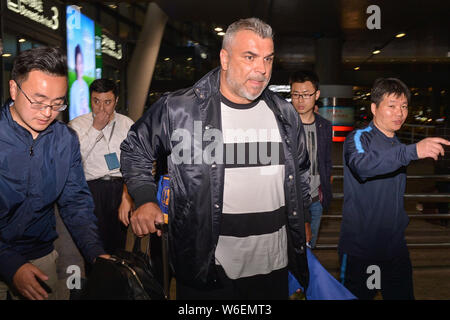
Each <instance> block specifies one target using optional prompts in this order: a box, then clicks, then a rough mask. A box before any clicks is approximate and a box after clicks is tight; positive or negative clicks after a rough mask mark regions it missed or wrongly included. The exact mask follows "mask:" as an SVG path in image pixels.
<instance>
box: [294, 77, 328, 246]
mask: <svg viewBox="0 0 450 320" xmlns="http://www.w3.org/2000/svg"><path fill="white" fill-rule="evenodd" d="M290 84H291V98H292V105H293V106H294V108H295V109H296V110H297V112H298V113H299V114H300V118H301V120H302V123H303V128H304V130H305V135H306V140H307V149H308V154H309V159H310V163H311V166H310V170H309V173H310V183H309V185H310V192H311V198H312V202H311V205H310V206H309V213H310V216H309V217H308V216H307V218H309V219H310V224H308V223H307V225H306V233H307V235H308V234H309V236H310V237H309V240H311V241H310V246H311V248H314V247H315V246H316V242H317V237H318V234H319V228H320V219H321V217H322V211H323V209H324V208H327V207H328V206H329V204H330V202H331V198H332V192H331V167H332V164H331V145H332V138H331V136H332V126H331V122H330V121H328V120H326V119H325V118H322V117H321V116H320V115H319V114H317V113H315V112H314V108H315V105H316V103H317V100H318V99H319V97H320V90H319V78H318V77H317V75H316V74H315V73H314V72H311V71H307V70H303V71H297V72H296V73H294V74H293V75H292V77H291V79H290ZM307 240H308V238H307Z"/></svg>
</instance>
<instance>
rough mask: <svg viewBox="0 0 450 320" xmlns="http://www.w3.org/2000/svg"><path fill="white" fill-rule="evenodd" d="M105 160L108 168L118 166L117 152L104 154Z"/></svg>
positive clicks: (117, 167) (111, 168) (112, 168)
mask: <svg viewBox="0 0 450 320" xmlns="http://www.w3.org/2000/svg"><path fill="white" fill-rule="evenodd" d="M105 160H106V164H107V165H108V169H109V170H114V169H119V168H120V163H119V159H118V158H117V154H116V153H115V152H113V153H108V154H105Z"/></svg>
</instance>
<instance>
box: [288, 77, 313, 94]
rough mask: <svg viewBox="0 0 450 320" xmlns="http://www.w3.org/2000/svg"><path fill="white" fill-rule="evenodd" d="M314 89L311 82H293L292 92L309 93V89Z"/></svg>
mask: <svg viewBox="0 0 450 320" xmlns="http://www.w3.org/2000/svg"><path fill="white" fill-rule="evenodd" d="M311 88H312V89H314V85H313V83H312V82H311V81H309V80H308V81H304V82H299V81H297V82H293V83H292V84H291V89H292V91H299V92H300V91H308V89H311Z"/></svg>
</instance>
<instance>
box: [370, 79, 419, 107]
mask: <svg viewBox="0 0 450 320" xmlns="http://www.w3.org/2000/svg"><path fill="white" fill-rule="evenodd" d="M391 94H394V95H395V96H396V97H400V96H401V95H402V94H404V95H405V97H406V99H407V100H408V104H409V102H410V100H411V92H410V91H409V89H408V86H407V85H406V84H405V83H403V82H402V81H401V80H399V79H397V78H378V79H376V80H375V82H374V84H373V87H372V91H371V92H370V101H371V102H372V103H375V105H376V106H377V107H378V106H379V105H380V102H381V101H382V100H383V97H384V96H385V95H391Z"/></svg>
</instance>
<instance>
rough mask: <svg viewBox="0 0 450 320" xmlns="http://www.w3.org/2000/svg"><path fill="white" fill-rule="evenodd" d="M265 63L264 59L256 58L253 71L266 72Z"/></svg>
mask: <svg viewBox="0 0 450 320" xmlns="http://www.w3.org/2000/svg"><path fill="white" fill-rule="evenodd" d="M266 70H267V69H266V64H265V63H264V59H256V62H255V71H257V72H259V73H261V74H266Z"/></svg>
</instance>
